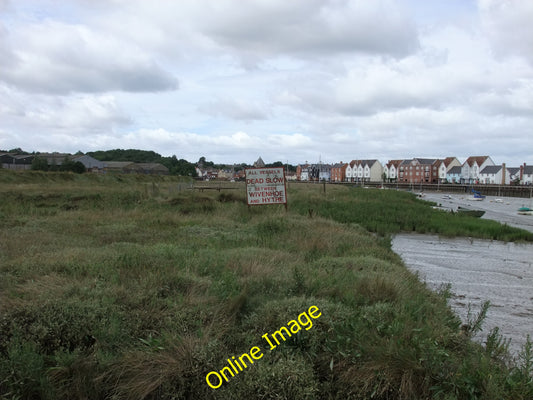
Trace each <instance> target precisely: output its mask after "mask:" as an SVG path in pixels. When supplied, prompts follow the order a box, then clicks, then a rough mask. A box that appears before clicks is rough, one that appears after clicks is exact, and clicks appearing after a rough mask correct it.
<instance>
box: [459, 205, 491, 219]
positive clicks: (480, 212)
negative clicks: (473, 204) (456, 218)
mask: <svg viewBox="0 0 533 400" xmlns="http://www.w3.org/2000/svg"><path fill="white" fill-rule="evenodd" d="M457 212H458V213H459V214H464V215H470V216H471V217H476V218H480V217H482V216H483V214H485V211H484V210H471V209H470V208H465V207H457Z"/></svg>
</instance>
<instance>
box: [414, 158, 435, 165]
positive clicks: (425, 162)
mask: <svg viewBox="0 0 533 400" xmlns="http://www.w3.org/2000/svg"><path fill="white" fill-rule="evenodd" d="M415 160H417V161H418V162H419V163H420V164H422V165H432V164H434V163H435V162H436V161H438V160H437V159H435V158H415Z"/></svg>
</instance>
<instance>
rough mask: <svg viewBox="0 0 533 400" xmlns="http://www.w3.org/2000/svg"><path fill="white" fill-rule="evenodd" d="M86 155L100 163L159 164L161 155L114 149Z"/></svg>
mask: <svg viewBox="0 0 533 400" xmlns="http://www.w3.org/2000/svg"><path fill="white" fill-rule="evenodd" d="M87 154H88V155H90V156H91V157H94V158H96V159H97V160H100V161H131V162H138V163H153V162H161V154H158V153H156V152H155V151H151V150H150V151H148V150H137V149H128V150H122V149H114V150H106V151H102V150H99V151H91V152H89V153H87Z"/></svg>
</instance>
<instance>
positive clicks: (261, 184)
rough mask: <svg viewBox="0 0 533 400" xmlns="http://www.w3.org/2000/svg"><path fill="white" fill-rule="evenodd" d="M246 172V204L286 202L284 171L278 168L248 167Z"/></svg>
mask: <svg viewBox="0 0 533 400" xmlns="http://www.w3.org/2000/svg"><path fill="white" fill-rule="evenodd" d="M245 172H246V194H247V198H248V205H263V204H287V187H286V186H285V171H284V170H283V168H282V167H280V168H249V169H246V170H245Z"/></svg>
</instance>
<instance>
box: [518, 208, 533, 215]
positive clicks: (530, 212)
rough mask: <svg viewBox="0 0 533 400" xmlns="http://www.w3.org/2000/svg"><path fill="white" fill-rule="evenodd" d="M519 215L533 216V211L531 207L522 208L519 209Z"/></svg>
mask: <svg viewBox="0 0 533 400" xmlns="http://www.w3.org/2000/svg"><path fill="white" fill-rule="evenodd" d="M518 214H520V215H533V209H531V208H529V207H520V208H519V209H518Z"/></svg>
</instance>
